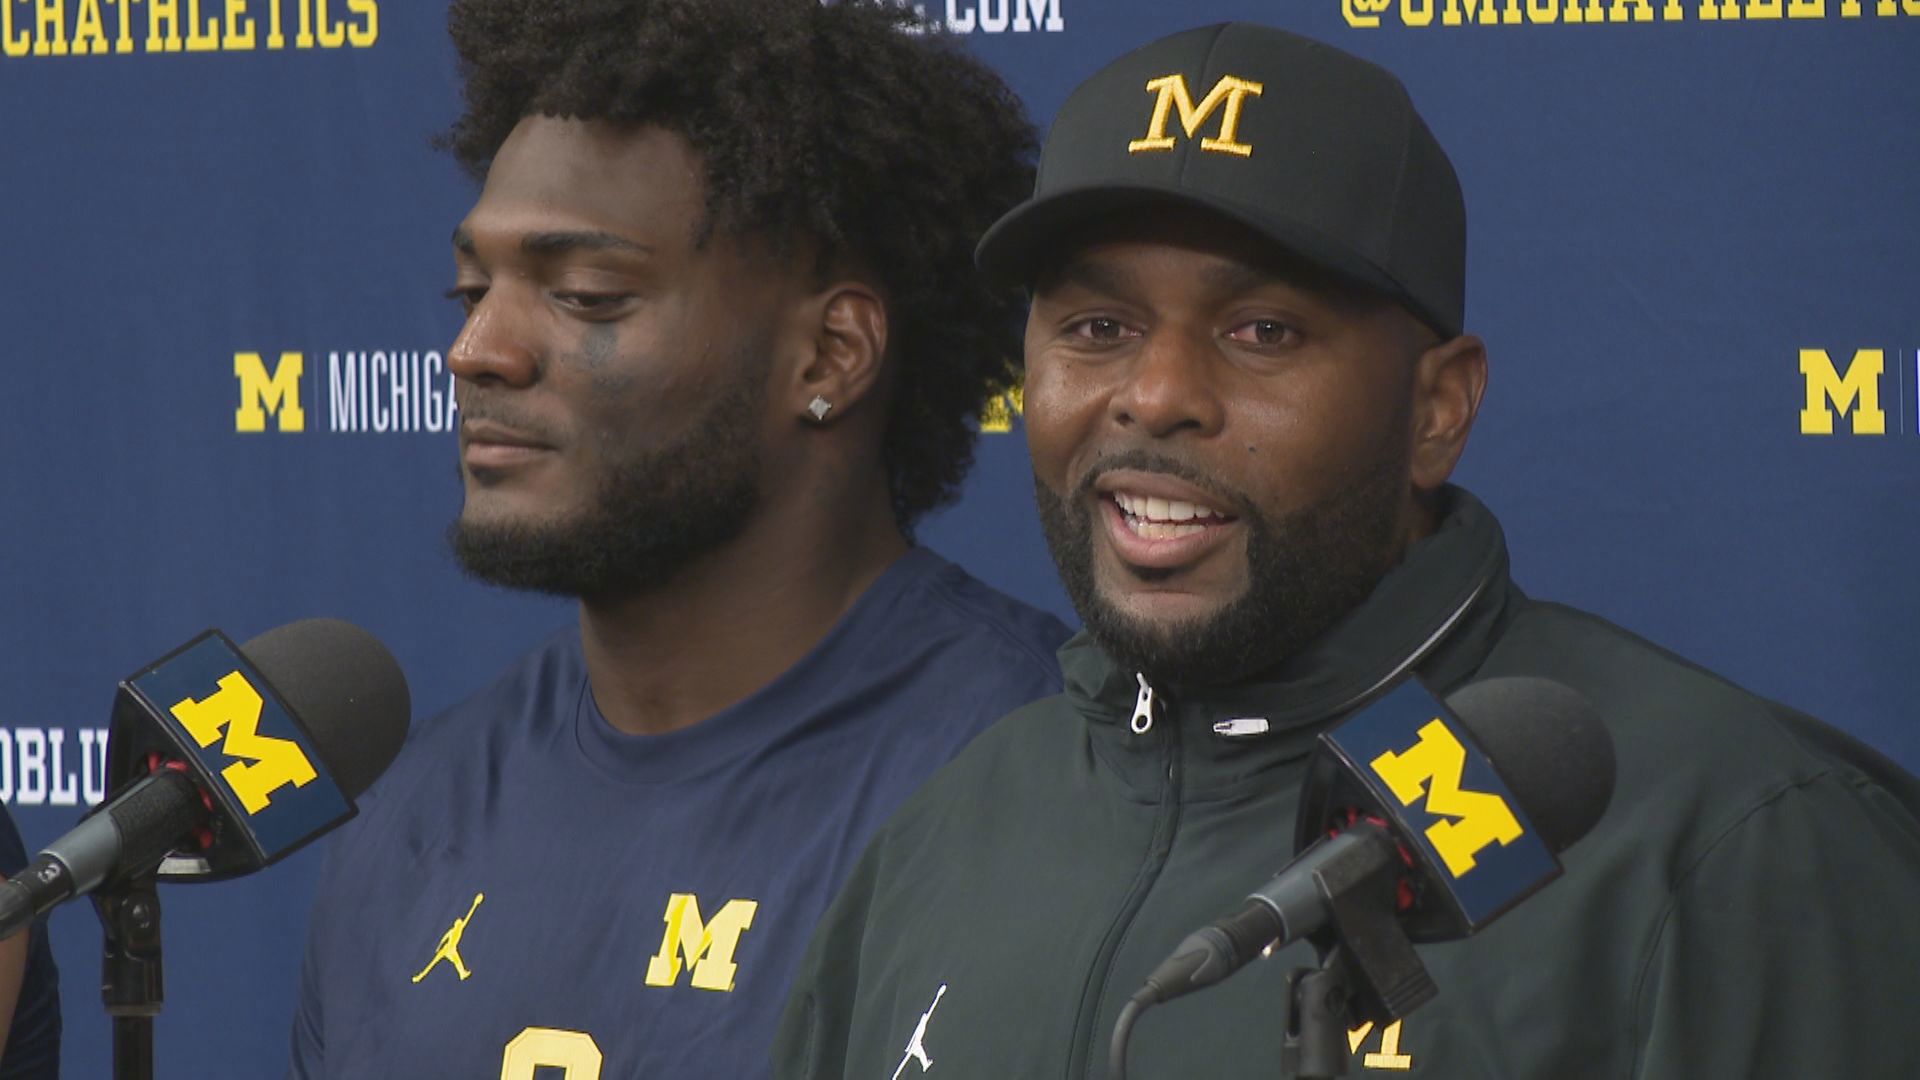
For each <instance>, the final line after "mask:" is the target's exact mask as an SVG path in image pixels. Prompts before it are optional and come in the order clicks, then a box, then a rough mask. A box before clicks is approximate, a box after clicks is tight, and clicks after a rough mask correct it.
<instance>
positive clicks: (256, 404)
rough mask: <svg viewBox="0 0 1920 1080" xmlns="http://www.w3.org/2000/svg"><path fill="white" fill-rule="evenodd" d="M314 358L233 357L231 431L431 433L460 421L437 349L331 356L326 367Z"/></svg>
mask: <svg viewBox="0 0 1920 1080" xmlns="http://www.w3.org/2000/svg"><path fill="white" fill-rule="evenodd" d="M312 355H313V356H314V358H315V363H314V364H311V365H310V364H308V362H307V357H308V354H307V353H306V352H303V351H283V352H278V353H275V352H273V351H271V350H261V351H257V352H256V351H246V352H236V353H234V354H233V381H234V389H235V391H236V392H237V394H238V400H237V403H236V405H235V407H234V410H233V430H234V431H235V432H236V433H239V434H259V433H262V432H277V433H282V434H298V433H302V432H306V431H323V432H329V433H334V434H340V433H353V434H375V435H404V434H414V433H429V434H433V433H439V432H443V431H452V430H453V428H454V424H455V423H456V422H457V421H458V416H457V413H458V411H459V406H458V405H456V404H455V402H454V395H453V388H454V377H453V373H452V372H451V371H449V370H448V369H447V362H446V357H445V356H443V355H442V354H441V353H440V351H439V350H438V349H329V350H327V351H326V353H325V356H326V363H325V364H324V365H322V364H319V363H318V358H319V357H320V355H321V354H320V353H318V352H315V353H313V354H312ZM323 375H324V378H323V377H322V376H323ZM316 408H317V409H318V410H319V415H318V416H317V417H314V418H313V422H312V424H311V425H309V418H308V414H309V413H310V412H311V411H312V410H313V409H316Z"/></svg>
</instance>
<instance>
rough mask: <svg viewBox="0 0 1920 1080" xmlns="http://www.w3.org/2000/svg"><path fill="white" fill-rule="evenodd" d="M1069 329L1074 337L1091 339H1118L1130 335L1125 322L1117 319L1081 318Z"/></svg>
mask: <svg viewBox="0 0 1920 1080" xmlns="http://www.w3.org/2000/svg"><path fill="white" fill-rule="evenodd" d="M1071 329H1072V331H1073V335H1074V336H1075V337H1081V338H1087V339H1089V340H1092V341H1120V340H1122V339H1123V338H1127V337H1130V336H1131V333H1130V332H1129V331H1128V329H1127V326H1126V324H1125V323H1123V322H1121V321H1120V320H1118V319H1106V318H1093V319H1082V320H1080V321H1079V322H1077V323H1075V324H1074V325H1073V326H1072V328H1071Z"/></svg>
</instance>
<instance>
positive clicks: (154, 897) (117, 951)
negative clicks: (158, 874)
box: [93, 873, 166, 1080]
mask: <svg viewBox="0 0 1920 1080" xmlns="http://www.w3.org/2000/svg"><path fill="white" fill-rule="evenodd" d="M153 886H154V875H153V874H152V873H147V874H143V875H141V876H140V877H137V878H133V879H131V880H127V881H122V882H119V883H117V884H109V885H107V886H106V887H104V888H102V889H99V890H96V891H95V892H94V894H93V906H94V910H95V911H97V912H98V913H99V915H100V926H101V929H102V930H103V931H105V935H106V938H105V941H104V942H103V943H102V949H101V960H100V997H101V1000H103V1001H104V1002H105V1003H106V1006H107V1015H108V1016H111V1017H113V1080H153V1018H154V1017H156V1016H158V1015H160V1005H161V1002H162V1001H163V1000H165V997H166V995H165V994H164V992H163V990H162V980H161V974H160V897H159V895H158V894H157V893H155V892H154V888H153Z"/></svg>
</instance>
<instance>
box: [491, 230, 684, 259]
mask: <svg viewBox="0 0 1920 1080" xmlns="http://www.w3.org/2000/svg"><path fill="white" fill-rule="evenodd" d="M520 250H521V251H524V252H526V253H527V254H529V255H562V254H565V253H567V252H569V251H628V252H633V253H635V254H639V255H647V254H651V253H652V251H653V249H652V248H649V247H647V246H646V245H645V244H636V243H634V242H633V241H631V240H629V239H627V238H626V237H624V236H615V235H614V234H612V233H610V232H596V231H591V230H583V231H579V232H544V233H533V234H531V235H528V236H523V237H521V238H520Z"/></svg>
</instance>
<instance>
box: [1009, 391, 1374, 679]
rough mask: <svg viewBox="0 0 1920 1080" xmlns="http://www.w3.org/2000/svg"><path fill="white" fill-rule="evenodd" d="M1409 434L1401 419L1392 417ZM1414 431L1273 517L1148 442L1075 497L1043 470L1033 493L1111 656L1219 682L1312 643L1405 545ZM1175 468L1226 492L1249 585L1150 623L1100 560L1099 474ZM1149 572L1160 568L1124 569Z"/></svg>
mask: <svg viewBox="0 0 1920 1080" xmlns="http://www.w3.org/2000/svg"><path fill="white" fill-rule="evenodd" d="M1395 430H1396V431H1400V432H1405V431H1406V430H1407V429H1406V426H1405V425H1396V427H1395ZM1407 441H1408V440H1407V437H1405V436H1403V437H1402V438H1401V439H1400V440H1398V441H1397V444H1396V445H1390V446H1387V447H1384V448H1383V452H1382V453H1381V454H1380V455H1378V456H1377V457H1376V458H1375V459H1374V460H1373V461H1370V462H1368V463H1367V464H1366V465H1365V467H1364V468H1363V469H1362V470H1361V471H1360V472H1359V473H1358V474H1357V475H1356V476H1355V478H1354V480H1353V481H1352V482H1351V483H1349V484H1346V485H1343V486H1342V487H1340V488H1339V489H1337V490H1336V491H1334V492H1333V493H1332V494H1331V495H1328V496H1327V497H1326V498H1324V499H1322V500H1320V501H1318V502H1316V503H1314V504H1312V505H1309V506H1307V507H1305V508H1303V509H1300V510H1295V511H1293V512H1291V513H1289V514H1286V515H1284V516H1282V517H1277V518H1268V517H1264V516H1262V515H1261V514H1260V513H1259V512H1258V511H1257V510H1256V509H1255V508H1254V507H1253V505H1252V504H1251V502H1250V501H1249V500H1247V499H1245V498H1236V497H1233V496H1231V495H1230V494H1229V493H1227V492H1222V491H1220V490H1219V489H1218V487H1217V486H1216V485H1214V484H1213V483H1211V482H1210V481H1209V479H1208V478H1207V477H1205V476H1203V475H1200V474H1198V473H1196V472H1195V471H1194V470H1193V469H1192V468H1190V467H1188V466H1186V465H1184V464H1183V463H1181V462H1180V461H1178V460H1176V459H1173V458H1170V457H1165V456H1162V455H1158V454H1153V453H1149V452H1147V451H1144V450H1134V451H1129V452H1126V453H1123V454H1120V455H1117V456H1114V457H1111V458H1106V459H1103V460H1101V461H1100V462H1099V463H1098V464H1096V465H1095V466H1094V467H1093V468H1092V469H1089V470H1088V472H1087V475H1086V477H1085V478H1084V479H1083V480H1082V481H1081V483H1080V484H1079V485H1078V490H1077V491H1076V493H1075V496H1074V497H1073V498H1063V497H1062V496H1060V495H1058V494H1056V493H1055V492H1054V491H1052V490H1051V489H1050V488H1048V487H1047V486H1046V484H1044V483H1042V482H1041V481H1040V479H1039V477H1038V476H1036V477H1035V478H1034V500H1035V502H1036V503H1037V504H1038V506H1039V512H1040V527H1041V531H1042V532H1043V533H1044V534H1045V535H1046V539H1047V549H1048V550H1049V551H1050V552H1051V553H1052V555H1053V561H1054V564H1055V566H1056V567H1058V568H1059V571H1060V578H1061V582H1062V584H1064V585H1065V587H1066V591H1067V597H1068V599H1070V600H1071V601H1072V602H1073V607H1074V610H1075V611H1077V612H1079V614H1080V619H1081V622H1082V623H1084V624H1085V626H1086V628H1087V631H1088V632H1089V633H1090V634H1092V635H1093V637H1094V640H1095V641H1097V642H1099V644H1100V647H1101V648H1102V649H1104V650H1105V651H1106V653H1107V655H1108V656H1111V657H1112V658H1113V659H1114V660H1115V661H1116V662H1118V663H1120V664H1122V665H1124V666H1125V667H1126V668H1127V669H1128V670H1129V671H1137V672H1140V673H1142V674H1144V675H1146V676H1147V678H1148V679H1149V680H1150V681H1156V682H1157V681H1162V680H1164V681H1166V682H1168V683H1172V684H1178V685H1184V686H1217V685H1221V684H1224V683H1231V682H1235V681H1238V680H1241V679H1244V678H1246V677H1248V676H1250V675H1253V674H1255V673H1257V672H1260V671H1262V670H1265V669H1267V668H1271V667H1273V666H1275V665H1277V664H1279V663H1280V662H1282V661H1284V660H1286V659H1287V658H1288V657H1291V656H1293V655H1295V654H1296V653H1298V652H1299V651H1300V650H1301V649H1303V648H1305V647H1306V646H1307V645H1308V644H1309V643H1311V642H1312V641H1314V640H1315V639H1316V638H1318V637H1320V636H1321V635H1322V634H1324V633H1325V632H1326V631H1327V630H1328V629H1330V628H1331V627H1332V626H1333V624H1334V623H1336V622H1338V621H1339V620H1340V619H1341V617H1343V616H1344V615H1346V614H1347V613H1348V612H1349V611H1352V610H1353V609H1354V608H1356V607H1358V606H1359V605H1360V604H1361V603H1362V602H1363V601H1365V600H1366V598H1367V596H1368V594H1369V593H1371V592H1372V591H1373V588H1374V586H1375V585H1377V584H1379V582H1380V579H1381V578H1382V577H1384V576H1385V575H1386V572H1387V570H1388V569H1389V568H1391V566H1392V564H1393V562H1394V561H1395V559H1396V558H1397V556H1398V554H1399V547H1398V544H1399V537H1400V531H1399V530H1400V521H1401V517H1400V515H1401V513H1402V508H1403V507H1404V505H1405V501H1406V497H1407V484H1408V480H1407V454H1406V450H1407ZM1123 468H1124V469H1138V470H1141V471H1146V472H1162V473H1167V474H1169V475H1172V476H1177V477H1179V478H1180V479H1182V480H1185V481H1186V482H1188V483H1190V484H1194V485H1196V486H1198V487H1200V488H1201V489H1202V490H1204V491H1206V492H1208V493H1209V494H1211V495H1213V496H1214V497H1215V498H1217V499H1219V500H1220V503H1221V505H1222V506H1223V507H1224V508H1226V509H1228V510H1230V511H1231V512H1232V513H1233V514H1234V515H1236V516H1237V517H1238V518H1239V519H1240V521H1241V522H1242V523H1243V524H1244V525H1245V526H1246V529H1247V541H1246V561H1247V585H1246V589H1245V590H1244V591H1243V592H1242V593H1241V594H1240V595H1238V596H1236V597H1233V598H1232V599H1230V600H1228V601H1227V602H1226V603H1225V604H1223V605H1222V606H1221V607H1219V608H1218V609H1217V610H1215V611H1213V612H1211V613H1209V614H1206V615H1200V616H1195V617H1193V618H1189V619H1179V620H1172V621H1160V622H1155V621H1151V620H1147V619H1141V618H1136V617H1134V616H1132V615H1129V614H1126V613H1124V612H1122V611H1121V610H1119V609H1118V608H1117V607H1115V606H1114V604H1113V603H1112V602H1111V601H1109V600H1108V599H1107V598H1106V597H1105V596H1104V595H1102V593H1101V590H1100V587H1099V585H1098V584H1097V583H1096V581H1095V575H1094V568H1093V558H1094V555H1093V514H1092V512H1091V511H1090V510H1089V506H1090V505H1091V504H1092V503H1093V484H1094V481H1095V480H1096V479H1098V477H1099V476H1100V474H1101V473H1103V472H1106V471H1108V470H1111V469H1123ZM1122 573H1133V574H1137V575H1139V576H1140V577H1141V578H1142V579H1143V580H1146V579H1150V578H1152V577H1161V576H1164V572H1163V571H1150V570H1139V569H1131V570H1123V571H1122Z"/></svg>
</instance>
